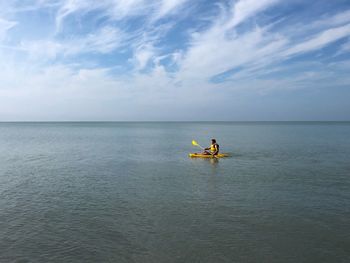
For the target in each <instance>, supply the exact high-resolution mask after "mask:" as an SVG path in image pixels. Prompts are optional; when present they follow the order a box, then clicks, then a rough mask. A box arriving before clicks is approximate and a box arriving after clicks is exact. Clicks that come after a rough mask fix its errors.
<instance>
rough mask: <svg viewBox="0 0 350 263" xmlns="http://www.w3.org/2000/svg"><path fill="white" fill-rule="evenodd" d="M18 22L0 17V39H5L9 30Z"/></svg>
mask: <svg viewBox="0 0 350 263" xmlns="http://www.w3.org/2000/svg"><path fill="white" fill-rule="evenodd" d="M16 24H17V23H16V22H14V21H8V20H5V19H2V18H0V41H1V40H3V39H4V37H5V36H6V34H7V31H8V30H9V29H11V28H13V27H14V26H15V25H16Z"/></svg>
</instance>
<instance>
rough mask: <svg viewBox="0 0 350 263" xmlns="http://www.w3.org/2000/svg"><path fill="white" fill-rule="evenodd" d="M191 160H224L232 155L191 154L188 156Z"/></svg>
mask: <svg viewBox="0 0 350 263" xmlns="http://www.w3.org/2000/svg"><path fill="white" fill-rule="evenodd" d="M188 156H189V157H191V158H195V157H197V158H223V157H229V156H230V155H229V154H228V153H219V154H217V155H215V156H213V155H210V154H202V153H190V154H189V155H188Z"/></svg>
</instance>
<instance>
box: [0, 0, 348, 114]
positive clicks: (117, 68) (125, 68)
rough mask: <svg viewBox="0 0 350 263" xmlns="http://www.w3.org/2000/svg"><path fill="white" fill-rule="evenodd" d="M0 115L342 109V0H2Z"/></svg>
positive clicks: (345, 34)
mask: <svg viewBox="0 0 350 263" xmlns="http://www.w3.org/2000/svg"><path fill="white" fill-rule="evenodd" d="M0 68H1V69H2V70H1V71H0V120H3V121H8V120H101V121H102V120H121V121H129V120H130V121H132V120H233V121H234V120H237V121H242V120H350V117H349V116H350V103H349V101H350V74H349V73H350V2H349V1H348V0H332V1H329V0H328V1H326V0H318V1H305V0H237V1H234V0H211V1H209V0H200V1H199V0H198V1H193V0H192V1H190V0H154V1H149V0H100V1H93V0H26V1H22V0H13V1H1V2H0Z"/></svg>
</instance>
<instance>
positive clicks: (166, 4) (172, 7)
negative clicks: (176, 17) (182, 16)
mask: <svg viewBox="0 0 350 263" xmlns="http://www.w3.org/2000/svg"><path fill="white" fill-rule="evenodd" d="M187 1H188V0H161V3H160V7H159V9H158V10H157V12H156V15H155V18H154V20H157V19H160V18H162V17H164V16H166V15H168V14H171V13H172V12H174V11H176V10H178V9H179V8H180V7H182V6H183V5H184V4H185V3H186V2H187Z"/></svg>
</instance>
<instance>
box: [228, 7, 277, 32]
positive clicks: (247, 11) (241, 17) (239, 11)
mask: <svg viewBox="0 0 350 263" xmlns="http://www.w3.org/2000/svg"><path fill="white" fill-rule="evenodd" d="M278 2H279V0H259V1H256V0H239V1H238V2H237V3H235V4H234V5H233V6H232V13H233V17H232V18H231V19H230V21H229V22H228V23H227V24H226V28H231V27H235V26H237V25H239V24H240V23H242V22H244V21H245V20H246V19H248V18H250V17H252V16H254V14H256V13H258V12H261V11H263V10H265V9H267V8H269V7H271V6H272V5H274V4H276V3H278Z"/></svg>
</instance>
